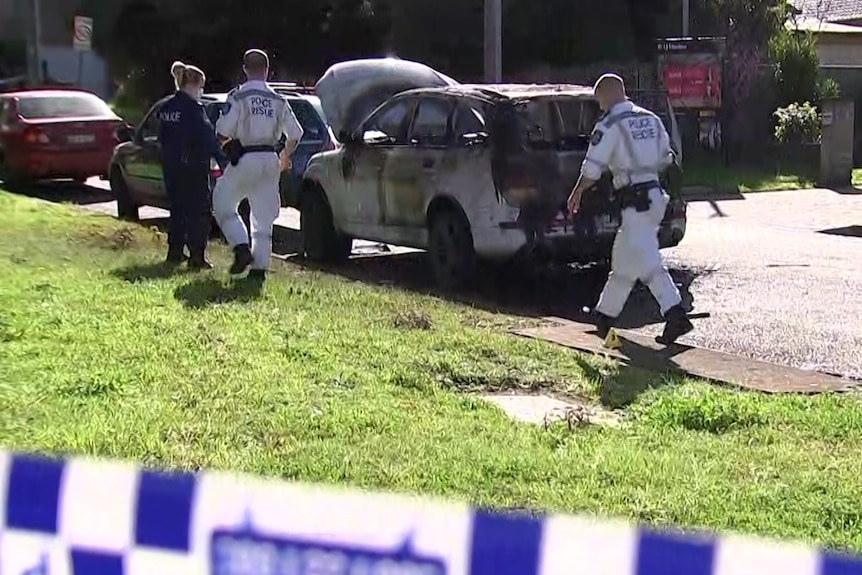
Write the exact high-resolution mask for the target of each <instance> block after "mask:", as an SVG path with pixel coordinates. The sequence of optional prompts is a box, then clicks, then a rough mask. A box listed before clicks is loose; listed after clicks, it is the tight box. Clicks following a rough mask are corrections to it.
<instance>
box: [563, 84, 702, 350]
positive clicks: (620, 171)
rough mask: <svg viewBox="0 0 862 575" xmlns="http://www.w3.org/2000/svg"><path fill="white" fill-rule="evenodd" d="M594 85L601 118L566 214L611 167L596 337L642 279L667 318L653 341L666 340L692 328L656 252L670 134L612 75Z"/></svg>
mask: <svg viewBox="0 0 862 575" xmlns="http://www.w3.org/2000/svg"><path fill="white" fill-rule="evenodd" d="M594 90H595V94H596V99H597V100H598V101H599V106H600V107H601V109H602V111H603V112H604V115H603V116H602V117H601V118H600V119H599V121H598V123H597V124H596V127H595V129H594V131H593V134H592V137H591V140H590V147H589V149H588V150H587V155H586V158H585V159H584V163H583V165H582V166H581V175H580V178H579V179H578V182H577V184H575V188H574V189H573V190H572V194H571V196H569V201H568V208H569V213H571V214H574V213H575V212H577V211H578V208H579V206H580V202H581V196H582V195H583V193H584V192H585V191H587V190H589V189H590V188H592V187H593V186H594V185H595V184H596V182H597V181H598V180H599V179H600V178H601V176H602V173H603V172H604V171H605V170H608V169H609V170H610V172H611V175H612V176H613V185H614V188H615V190H617V191H616V192H615V194H617V195H619V197H620V198H621V208H622V222H621V226H620V229H619V230H618V232H617V236H616V238H615V240H614V246H613V251H612V254H611V273H610V276H609V277H608V281H607V284H605V287H604V289H603V290H602V294H601V296H600V298H599V303H598V305H597V306H596V308H595V310H593V311H594V313H595V315H596V324H597V327H598V332H599V335H600V336H601V337H602V338H604V337H605V336H606V335H607V333H608V331H609V330H610V328H611V327H612V326H613V324H614V320H615V319H616V318H617V317H618V316H619V315H620V313H622V311H623V306H625V303H626V300H627V299H628V297H629V294H630V293H631V290H632V288H633V287H634V285H635V282H637V281H638V280H640V281H642V282H643V283H644V284H646V286H647V287H648V288H649V290H650V292H652V294H653V297H655V299H656V300H657V301H658V304H659V307H660V308H661V313H662V315H663V316H664V317H665V319H666V323H665V327H664V331H663V333H662V334H661V335H660V336H658V337H656V341H658V342H659V343H662V344H664V345H670V344H672V343H674V342H675V341H676V340H677V339H678V338H679V337H681V336H683V335H685V334H686V333H688V332H690V331H691V330H692V329H693V326H692V325H691V321H689V319H688V316H687V315H686V313H685V310H683V309H682V306H681V305H680V304H681V298H680V294H679V290H678V289H677V288H676V285H675V284H674V282H673V280H672V279H671V277H670V274H669V273H668V271H667V270H666V269H665V268H664V267H663V266H662V262H661V255H660V253H659V242H658V231H659V227H660V225H661V221H662V219H663V218H664V215H665V209H666V208H667V204H668V201H669V197H668V195H667V194H666V193H665V191H664V190H663V189H662V188H661V185H660V184H659V176H658V174H659V172H661V171H662V170H664V169H665V168H667V167H668V166H669V165H670V164H671V162H672V161H673V151H672V150H671V147H670V138H669V136H668V133H667V130H666V129H665V127H664V124H663V123H662V121H661V119H660V118H659V117H658V116H656V115H655V114H654V113H652V112H650V111H649V110H646V109H644V108H641V107H640V106H636V105H635V104H634V103H633V102H631V101H630V100H629V99H628V98H627V97H626V91H625V85H624V83H623V80H622V78H620V77H619V76H617V75H616V74H605V75H603V76H602V77H601V78H599V79H598V81H597V82H596V85H595V87H594Z"/></svg>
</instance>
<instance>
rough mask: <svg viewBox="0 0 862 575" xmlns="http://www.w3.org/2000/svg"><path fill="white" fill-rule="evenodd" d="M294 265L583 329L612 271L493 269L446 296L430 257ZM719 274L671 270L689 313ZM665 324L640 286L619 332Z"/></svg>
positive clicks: (526, 267) (416, 255)
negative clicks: (705, 283)
mask: <svg viewBox="0 0 862 575" xmlns="http://www.w3.org/2000/svg"><path fill="white" fill-rule="evenodd" d="M289 261H295V262H296V263H298V264H300V265H304V266H306V267H309V268H312V269H319V270H321V271H325V272H327V273H332V274H336V275H339V276H341V277H343V278H346V279H350V280H353V281H360V282H363V283H366V284H369V285H384V286H388V287H397V288H400V289H404V290H409V291H413V292H418V293H423V294H428V295H434V296H438V297H442V298H445V299H448V300H450V301H453V302H456V303H462V304H466V305H469V306H470V307H477V308H480V309H482V310H485V311H489V312H492V313H504V314H507V315H520V316H523V317H532V318H542V317H547V316H554V317H560V318H563V319H568V320H572V321H578V322H581V323H592V321H593V320H592V318H591V317H590V316H588V315H586V314H584V313H583V308H584V307H593V306H595V305H596V303H597V302H598V299H599V294H600V293H601V290H602V288H603V287H604V284H605V281H606V280H607V271H608V270H607V268H606V267H603V266H590V267H574V266H543V265H537V266H530V265H527V264H524V265H514V264H513V265H501V266H491V265H488V266H483V267H482V269H481V270H479V271H478V272H477V273H476V274H475V277H474V280H475V281H474V282H473V284H472V285H471V286H470V287H468V288H465V289H463V290H458V291H440V290H438V289H437V288H436V287H435V286H434V284H433V282H432V281H431V279H430V277H429V274H428V266H427V262H426V255H425V254H424V253H422V252H418V253H417V252H413V253H406V254H397V255H380V256H372V257H358V258H352V259H351V260H349V261H348V262H347V263H345V264H343V265H338V266H316V265H313V264H311V263H309V262H307V261H305V260H302V259H299V258H290V259H289ZM713 271H714V270H711V269H706V268H681V267H678V268H672V269H670V274H671V276H672V278H673V280H674V282H675V283H676V284H677V287H678V288H679V290H680V295H681V296H682V300H683V307H684V308H685V309H686V310H692V309H693V308H694V296H693V295H692V293H691V286H692V284H693V282H695V281H696V280H697V279H698V278H701V277H705V276H707V275H709V274H711V273H713ZM662 321H664V319H663V318H662V316H661V313H660V312H659V307H658V304H657V303H656V301H655V299H654V298H653V297H652V294H650V292H649V290H647V289H646V288H645V287H644V286H643V285H642V284H640V283H638V284H637V285H636V287H635V289H634V290H633V291H632V294H631V297H629V300H628V302H627V303H626V306H625V308H624V310H623V313H622V315H621V316H620V318H619V321H618V324H617V327H619V328H620V329H636V328H640V327H643V326H645V325H650V324H654V323H659V322H662Z"/></svg>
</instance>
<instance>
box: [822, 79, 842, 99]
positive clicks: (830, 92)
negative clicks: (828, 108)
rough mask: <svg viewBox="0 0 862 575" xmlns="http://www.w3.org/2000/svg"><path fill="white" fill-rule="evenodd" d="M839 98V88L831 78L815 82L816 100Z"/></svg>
mask: <svg viewBox="0 0 862 575" xmlns="http://www.w3.org/2000/svg"><path fill="white" fill-rule="evenodd" d="M840 96H841V87H840V86H838V82H836V81H835V80H833V79H832V78H826V77H821V78H820V80H819V81H818V82H817V99H818V100H824V99H827V98H838V97H840Z"/></svg>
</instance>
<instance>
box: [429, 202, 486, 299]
mask: <svg viewBox="0 0 862 575" xmlns="http://www.w3.org/2000/svg"><path fill="white" fill-rule="evenodd" d="M430 228H431V229H430V237H429V241H428V257H429V259H430V264H431V273H432V275H433V277H434V282H435V283H436V284H437V286H439V287H440V288H443V289H457V288H460V287H463V286H465V285H466V284H467V283H468V282H469V281H470V280H471V279H472V277H473V273H474V271H475V267H476V251H475V249H474V247H473V233H472V232H471V230H470V223H469V222H468V221H467V218H466V217H464V215H463V214H461V213H459V212H458V211H457V210H455V209H443V210H440V211H438V212H437V213H436V214H434V215H433V217H432V218H431V224H430Z"/></svg>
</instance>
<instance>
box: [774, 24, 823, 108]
mask: <svg viewBox="0 0 862 575" xmlns="http://www.w3.org/2000/svg"><path fill="white" fill-rule="evenodd" d="M769 56H770V58H771V60H772V63H773V66H774V74H775V75H774V81H775V95H776V98H777V102H776V105H778V106H787V105H788V104H791V103H793V102H817V101H818V93H817V92H818V90H817V88H818V84H819V83H820V82H821V77H820V56H819V55H818V53H817V39H816V38H815V37H814V35H813V34H811V33H809V32H800V31H793V32H791V31H789V30H782V31H781V32H779V33H778V34H776V35H775V36H774V37H773V38H772V40H770V42H769Z"/></svg>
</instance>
